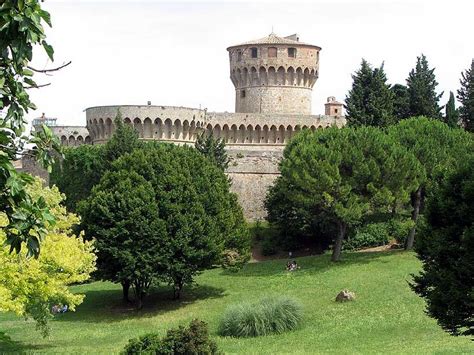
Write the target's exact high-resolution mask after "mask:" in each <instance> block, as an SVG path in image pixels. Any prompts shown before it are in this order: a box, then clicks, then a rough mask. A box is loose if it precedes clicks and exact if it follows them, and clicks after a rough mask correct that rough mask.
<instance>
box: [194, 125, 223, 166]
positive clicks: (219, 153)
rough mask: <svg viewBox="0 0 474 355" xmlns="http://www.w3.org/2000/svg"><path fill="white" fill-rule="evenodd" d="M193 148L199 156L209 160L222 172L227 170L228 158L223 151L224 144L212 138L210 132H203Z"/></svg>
mask: <svg viewBox="0 0 474 355" xmlns="http://www.w3.org/2000/svg"><path fill="white" fill-rule="evenodd" d="M195 147H196V149H197V150H198V151H199V152H200V153H201V154H203V155H204V156H205V157H207V158H208V159H210V160H211V161H212V162H213V163H214V164H216V165H217V166H218V167H220V168H221V169H222V170H225V169H227V167H228V166H229V157H228V156H227V153H226V151H225V142H224V140H223V139H222V138H214V136H213V134H212V132H211V133H210V134H207V133H205V132H204V133H202V134H201V135H199V136H198V138H197V140H196V143H195Z"/></svg>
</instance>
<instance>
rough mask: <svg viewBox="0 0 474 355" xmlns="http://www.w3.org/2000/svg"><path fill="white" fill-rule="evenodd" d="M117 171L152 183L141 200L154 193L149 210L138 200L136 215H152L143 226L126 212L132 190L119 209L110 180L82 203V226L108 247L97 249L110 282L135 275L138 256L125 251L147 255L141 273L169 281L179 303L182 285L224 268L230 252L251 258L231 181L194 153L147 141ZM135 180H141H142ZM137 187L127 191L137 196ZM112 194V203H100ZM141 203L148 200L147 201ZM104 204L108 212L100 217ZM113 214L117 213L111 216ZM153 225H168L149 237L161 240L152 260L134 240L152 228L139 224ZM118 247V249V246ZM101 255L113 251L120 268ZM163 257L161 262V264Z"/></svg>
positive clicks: (120, 162)
mask: <svg viewBox="0 0 474 355" xmlns="http://www.w3.org/2000/svg"><path fill="white" fill-rule="evenodd" d="M112 173H113V174H118V175H110V176H114V177H115V176H120V177H121V178H123V179H125V177H126V176H127V175H130V174H136V175H138V176H139V177H140V179H143V184H145V182H146V184H150V185H147V187H146V188H144V190H143V194H145V193H147V194H148V195H146V201H144V203H143V204H139V202H138V201H137V202H136V204H137V206H138V207H137V208H136V209H137V211H141V212H140V213H145V212H143V210H144V209H146V216H148V217H147V218H145V219H144V220H142V219H140V218H138V217H137V219H138V221H136V222H133V221H132V219H134V218H135V217H134V216H131V215H130V214H131V213H132V211H133V210H132V209H130V208H127V207H126V206H127V203H126V201H128V199H131V198H135V197H134V196H135V195H137V194H136V193H130V194H126V191H125V190H126V189H124V190H121V191H122V192H120V194H119V196H123V202H121V203H120V204H118V203H117V202H115V205H114V204H113V203H114V200H113V197H114V196H116V195H115V194H114V193H113V191H114V188H113V186H112V185H113V183H108V182H107V180H106V177H105V176H104V178H103V181H102V180H101V183H100V184H99V185H98V186H97V188H96V189H94V194H93V196H91V197H90V199H88V201H87V202H86V203H85V204H84V210H83V212H82V215H83V216H84V220H83V225H84V227H85V230H86V235H87V236H88V237H89V238H96V239H100V240H102V241H103V244H100V243H98V246H97V249H98V255H99V262H98V264H99V268H102V275H104V276H103V277H104V278H106V279H110V280H112V281H117V280H119V279H117V278H116V276H112V277H110V275H129V274H127V273H125V271H124V269H127V270H129V269H130V268H131V267H132V266H133V265H135V263H136V261H135V259H136V258H124V257H123V256H122V254H121V253H122V252H123V250H124V249H129V250H130V254H131V255H141V254H143V253H144V256H143V257H141V256H140V260H141V261H143V262H144V263H148V262H149V263H150V268H148V269H146V271H145V270H144V271H142V274H143V277H145V276H146V277H147V279H148V280H152V281H153V280H166V281H167V282H169V283H170V284H172V285H173V288H174V291H175V297H177V298H178V297H179V296H180V292H181V290H182V288H183V286H184V285H185V284H189V283H191V282H192V281H193V278H194V276H195V275H196V274H198V273H199V272H200V271H201V270H204V269H206V268H209V267H211V266H212V265H214V264H216V263H220V262H221V261H222V258H223V254H224V252H225V251H226V250H234V251H237V252H238V253H239V254H240V255H242V256H245V257H246V258H247V259H248V254H249V252H248V251H249V235H248V231H247V227H246V224H245V221H244V218H243V214H242V210H241V208H240V206H239V205H238V203H237V198H236V196H235V195H234V194H232V193H230V192H229V182H228V180H227V177H226V176H225V174H224V172H223V171H222V170H221V169H219V168H218V167H216V166H215V165H214V164H212V163H211V162H210V161H209V160H207V159H206V158H205V157H204V156H202V155H201V154H200V153H199V152H197V151H196V150H195V149H193V148H190V147H178V146H175V145H169V144H160V143H149V144H147V145H146V146H144V147H142V148H141V149H136V150H134V151H133V152H132V153H130V154H127V155H124V156H122V157H121V158H119V159H118V160H117V161H116V162H115V163H114V164H113V166H112V170H111V173H110V174H112ZM108 179H110V177H109V178H108ZM116 179H119V178H118V177H117V178H116ZM134 179H135V180H137V181H138V177H135V178H134ZM135 180H134V181H135ZM117 184H118V181H117ZM135 184H137V183H135ZM141 185H142V184H141ZM141 185H140V186H141ZM132 186H133V184H131V185H130V186H129V189H130V190H132V191H133V188H132ZM109 191H112V192H109ZM109 193H110V195H111V197H110V202H109V200H102V199H99V197H100V196H103V195H104V196H105V195H107V194H109ZM150 194H151V195H152V197H153V200H151V198H152V197H150ZM140 199H142V200H143V199H145V195H144V196H142V197H140ZM152 201H154V202H153V203H154V204H155V205H156V207H155V205H153V203H152ZM101 206H110V207H107V209H103V210H102V211H101ZM155 209H156V210H155ZM112 210H113V211H115V212H114V213H109V212H110V211H112ZM152 212H153V216H151V214H152ZM137 214H138V212H137ZM125 221H129V222H127V223H125ZM150 221H157V222H156V223H158V222H160V221H162V223H163V224H164V230H161V229H160V230H159V231H158V227H157V228H156V230H155V231H154V232H153V233H154V234H155V235H154V236H153V237H151V236H150V237H149V238H153V240H156V244H157V251H155V252H154V253H152V254H153V255H155V254H158V255H157V256H153V255H151V256H150V257H148V256H147V255H148V251H145V252H144V251H143V250H142V246H141V244H142V242H141V240H142V239H141V237H139V236H136V235H135V232H134V231H133V229H137V228H142V229H143V228H149V227H140V225H142V224H147V223H150ZM135 223H136V224H135ZM115 225H117V226H120V228H123V229H125V230H124V231H122V232H121V233H122V234H123V235H126V236H127V238H128V239H127V240H128V242H127V243H121V241H120V240H117V239H116V238H115V237H113V236H112V235H111V234H115V233H114V232H110V231H109V230H110V228H111V227H113V226H115ZM150 228H151V227H150ZM160 228H161V222H160ZM150 233H152V232H151V231H150ZM147 235H148V234H147ZM132 240H137V242H136V243H135V242H132ZM114 243H118V244H117V245H120V247H114V245H116V244H114ZM106 244H107V245H108V246H106ZM143 248H145V246H144V247H143ZM101 250H106V251H107V252H110V253H111V254H112V253H113V256H112V257H113V260H117V262H115V261H114V263H110V262H109V260H110V259H111V258H112V257H111V258H108V257H107V258H104V259H103V260H102V261H101V255H103V254H102V252H101ZM121 250H122V251H121ZM158 257H161V258H162V260H163V261H162V262H159V261H158V260H157V259H156V258H158ZM153 258H155V259H153ZM107 268H111V269H110V270H108V269H107ZM127 272H128V271H127ZM119 281H121V280H119ZM130 281H132V280H130Z"/></svg>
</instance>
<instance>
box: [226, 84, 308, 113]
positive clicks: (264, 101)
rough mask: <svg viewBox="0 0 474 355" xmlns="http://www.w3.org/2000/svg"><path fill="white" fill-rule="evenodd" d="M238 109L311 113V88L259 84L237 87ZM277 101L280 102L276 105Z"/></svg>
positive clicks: (261, 111)
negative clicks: (244, 87)
mask: <svg viewBox="0 0 474 355" xmlns="http://www.w3.org/2000/svg"><path fill="white" fill-rule="evenodd" d="M236 91H237V92H236V95H235V97H236V103H235V107H236V111H237V112H258V113H274V114H280V113H281V114H284V113H287V114H300V115H310V114H311V89H310V88H306V87H292V86H257V87H249V88H247V89H236ZM275 102H277V103H278V104H277V105H275Z"/></svg>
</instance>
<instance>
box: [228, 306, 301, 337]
mask: <svg viewBox="0 0 474 355" xmlns="http://www.w3.org/2000/svg"><path fill="white" fill-rule="evenodd" d="M301 319H302V308H301V305H300V304H299V303H298V302H297V301H295V300H294V299H291V298H288V297H279V298H265V299H262V300H260V301H259V302H258V303H255V304H252V303H240V304H237V305H233V306H230V307H229V308H228V309H227V310H226V311H225V313H224V316H223V317H222V319H221V322H220V324H219V334H220V335H223V336H233V337H256V336H262V335H269V334H280V333H283V332H286V331H289V330H293V329H295V328H296V327H297V326H298V325H299V323H300V322H301Z"/></svg>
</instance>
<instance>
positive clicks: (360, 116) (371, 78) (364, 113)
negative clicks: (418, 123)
mask: <svg viewBox="0 0 474 355" xmlns="http://www.w3.org/2000/svg"><path fill="white" fill-rule="evenodd" d="M352 79H353V83H352V89H351V90H350V91H349V94H348V96H347V97H346V105H345V107H346V110H347V120H348V124H349V125H351V126H360V125H367V126H379V127H381V126H388V125H390V124H391V123H392V122H393V116H394V113H393V109H394V107H393V105H394V95H393V92H392V91H391V90H390V85H388V84H387V77H386V75H385V72H384V69H383V64H382V65H381V66H380V67H379V68H375V69H372V67H371V65H370V64H369V63H368V62H367V61H366V60H365V59H362V64H361V68H360V69H359V70H358V71H357V72H356V73H355V74H354V75H352Z"/></svg>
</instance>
